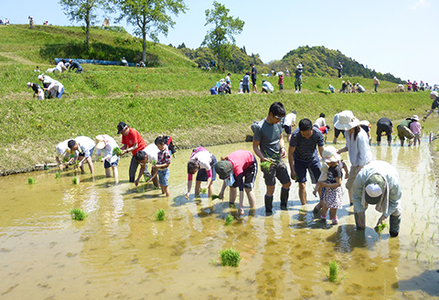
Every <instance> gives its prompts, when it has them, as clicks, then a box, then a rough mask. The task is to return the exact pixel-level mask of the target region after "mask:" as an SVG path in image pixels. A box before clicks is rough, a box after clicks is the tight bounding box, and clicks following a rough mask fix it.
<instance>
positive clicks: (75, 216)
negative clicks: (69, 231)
mask: <svg viewBox="0 0 439 300" xmlns="http://www.w3.org/2000/svg"><path fill="white" fill-rule="evenodd" d="M70 216H71V217H72V220H76V221H82V220H84V219H85V218H87V216H88V214H87V213H86V212H84V211H83V210H82V209H79V208H74V209H72V210H71V211H70Z"/></svg>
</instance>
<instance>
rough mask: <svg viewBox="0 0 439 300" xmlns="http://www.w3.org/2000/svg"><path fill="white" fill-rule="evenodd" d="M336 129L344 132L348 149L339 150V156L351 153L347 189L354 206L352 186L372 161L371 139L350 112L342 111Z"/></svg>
mask: <svg viewBox="0 0 439 300" xmlns="http://www.w3.org/2000/svg"><path fill="white" fill-rule="evenodd" d="M334 126H335V128H337V129H339V130H344V133H345V138H346V147H344V148H342V149H340V150H338V154H341V153H343V152H347V151H349V160H350V162H351V169H350V170H349V177H348V180H347V182H346V189H347V190H348V192H349V202H350V203H351V205H352V203H353V202H352V185H353V183H354V180H355V177H356V176H357V174H358V172H359V171H360V170H361V168H363V167H364V166H365V165H367V164H368V163H369V162H371V160H372V152H371V151H370V146H369V137H368V136H367V133H366V132H365V131H364V130H363V129H362V128H361V126H360V120H358V119H357V118H355V117H354V114H353V113H352V112H351V111H350V110H345V111H342V112H340V113H339V114H338V121H337V122H336V123H335V124H334Z"/></svg>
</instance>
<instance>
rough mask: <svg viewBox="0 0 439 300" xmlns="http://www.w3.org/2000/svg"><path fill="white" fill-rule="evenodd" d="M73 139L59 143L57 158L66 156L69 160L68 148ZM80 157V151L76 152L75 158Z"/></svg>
mask: <svg viewBox="0 0 439 300" xmlns="http://www.w3.org/2000/svg"><path fill="white" fill-rule="evenodd" d="M70 140H71V139H68V140H65V141H62V142H61V143H59V144H58V145H56V153H57V155H56V156H57V157H60V156H65V157H67V158H69V157H70V149H69V147H68V146H67V143H68V142H69V141H70ZM77 155H78V151H75V156H77Z"/></svg>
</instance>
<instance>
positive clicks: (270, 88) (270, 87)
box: [262, 81, 274, 92]
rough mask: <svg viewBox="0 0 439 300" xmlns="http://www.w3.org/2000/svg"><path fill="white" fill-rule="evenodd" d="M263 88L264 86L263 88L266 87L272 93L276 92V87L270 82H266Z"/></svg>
mask: <svg viewBox="0 0 439 300" xmlns="http://www.w3.org/2000/svg"><path fill="white" fill-rule="evenodd" d="M262 86H263V87H266V88H267V89H268V90H269V91H270V92H273V91H274V87H273V85H272V84H271V83H270V82H268V81H264V83H263V84H262Z"/></svg>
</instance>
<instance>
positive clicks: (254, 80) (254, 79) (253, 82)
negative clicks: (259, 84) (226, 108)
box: [252, 77, 256, 85]
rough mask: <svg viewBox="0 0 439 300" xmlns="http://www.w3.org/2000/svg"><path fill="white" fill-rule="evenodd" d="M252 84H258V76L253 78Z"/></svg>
mask: <svg viewBox="0 0 439 300" xmlns="http://www.w3.org/2000/svg"><path fill="white" fill-rule="evenodd" d="M252 84H253V85H256V77H255V78H252Z"/></svg>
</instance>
